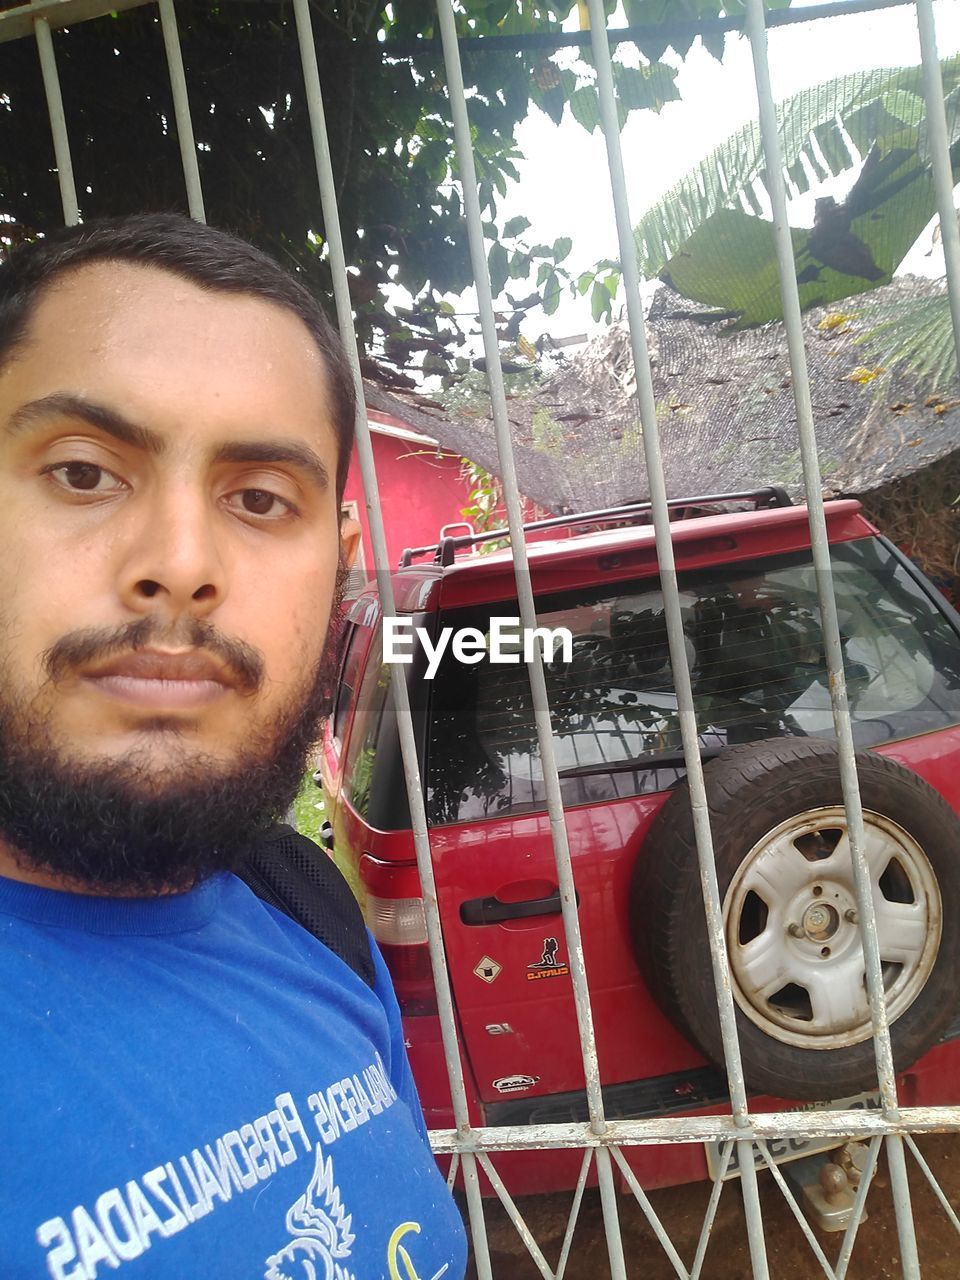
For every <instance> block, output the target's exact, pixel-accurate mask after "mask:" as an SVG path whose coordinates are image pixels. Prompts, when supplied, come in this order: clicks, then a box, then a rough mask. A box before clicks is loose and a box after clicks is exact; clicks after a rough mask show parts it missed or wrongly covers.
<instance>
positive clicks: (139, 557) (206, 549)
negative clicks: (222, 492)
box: [118, 486, 227, 617]
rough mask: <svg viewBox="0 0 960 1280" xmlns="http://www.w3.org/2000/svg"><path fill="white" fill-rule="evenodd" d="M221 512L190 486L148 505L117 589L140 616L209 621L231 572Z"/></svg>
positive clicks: (127, 550)
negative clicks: (161, 614) (186, 616)
mask: <svg viewBox="0 0 960 1280" xmlns="http://www.w3.org/2000/svg"><path fill="white" fill-rule="evenodd" d="M219 517H220V513H219V512H218V511H217V509H216V506H215V505H214V504H213V502H212V501H211V499H210V498H209V496H208V495H206V494H203V493H201V492H197V491H196V490H194V489H192V488H189V487H187V486H178V487H177V488H172V487H171V488H170V489H167V490H165V491H164V492H162V493H158V494H156V495H155V496H154V498H153V500H152V501H149V502H144V503H143V504H142V506H141V507H140V510H139V511H138V513H137V520H136V524H135V527H134V529H133V530H132V533H131V536H130V539H129V542H128V544H127V547H126V548H125V552H124V555H123V559H122V563H121V568H120V576H119V582H118V590H119V594H120V597H121V599H122V601H123V603H124V604H125V605H126V606H127V607H128V608H130V609H132V610H133V611H134V612H136V613H156V612H158V611H162V612H168V613H169V614H171V615H172V616H173V617H178V616H180V615H181V614H190V615H191V616H193V617H205V616H206V615H207V614H209V613H211V612H212V611H213V610H214V609H215V608H217V606H218V605H219V604H221V603H222V602H223V600H224V599H225V597H226V593H227V573H226V566H225V564H224V559H223V555H222V548H221V546H220V545H219V539H218V519H219Z"/></svg>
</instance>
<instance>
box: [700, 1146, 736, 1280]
mask: <svg viewBox="0 0 960 1280" xmlns="http://www.w3.org/2000/svg"><path fill="white" fill-rule="evenodd" d="M732 1155H733V1143H732V1142H725V1143H724V1144H723V1146H722V1147H721V1148H720V1168H719V1169H718V1170H717V1176H716V1177H715V1178H714V1180H713V1188H712V1190H711V1192H710V1201H709V1203H708V1205H707V1211H706V1213H705V1214H704V1215H703V1227H702V1228H701V1230H700V1239H699V1240H698V1241H697V1252H696V1253H695V1254H694V1258H693V1266H692V1267H691V1268H690V1280H700V1272H701V1271H702V1270H703V1262H704V1259H705V1258H706V1256H707V1245H708V1244H709V1243H710V1233H711V1232H712V1231H713V1223H714V1220H715V1218H716V1216H717V1208H718V1207H719V1205H720V1197H721V1195H723V1180H724V1178H725V1177H726V1174H727V1168H728V1167H729V1164H730V1157H731V1156H732Z"/></svg>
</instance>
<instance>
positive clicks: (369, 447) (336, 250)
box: [293, 0, 491, 1280]
mask: <svg viewBox="0 0 960 1280" xmlns="http://www.w3.org/2000/svg"><path fill="white" fill-rule="evenodd" d="M293 11H294V18H295V21H296V26H297V41H298V43H299V46H300V61H301V65H302V67H303V80H304V90H305V93H306V98H307V109H308V112H309V117H310V136H311V140H312V143H313V154H314V161H315V163H316V167H317V181H318V183H319V187H320V204H321V208H322V210H323V225H324V233H325V235H326V238H327V247H328V249H329V251H330V267H331V274H332V278H333V293H334V299H335V301H336V308H337V321H338V323H339V327H340V335H341V337H342V339H343V343H344V346H345V347H346V350H347V355H348V357H349V360H350V366H351V369H352V370H353V382H354V388H355V390H356V393H357V424H356V425H357V456H358V458H359V462H360V474H361V477H362V479H363V492H364V499H365V502H366V508H367V518H368V520H369V527H370V538H371V542H372V544H373V562H374V572H375V574H376V581H377V590H378V592H379V596H380V606H381V608H382V610H383V612H384V614H385V615H387V616H392V615H395V614H396V600H395V597H394V592H393V583H392V581H391V578H390V571H389V569H388V567H387V565H388V554H387V541H386V535H385V533H384V528H383V513H382V512H381V510H380V493H379V488H378V485H377V468H376V463H375V461H374V456H373V444H372V441H371V438H370V424H369V422H368V420H367V408H366V403H365V401H364V393H363V377H362V375H361V373H360V356H359V352H358V350H357V336H356V330H355V329H354V325H353V310H352V308H351V305H350V290H349V286H348V284H347V266H346V256H345V254H344V250H343V236H342V234H341V231H340V213H339V209H338V202H337V190H336V184H335V181H334V176H333V164H332V159H331V155H330V142H329V139H328V137H327V125H326V117H325V114H324V110H323V95H322V91H321V86H320V71H319V68H318V66H317V50H316V47H315V45H314V42H313V24H312V22H311V18H310V8H309V0H293ZM390 686H391V695H392V697H393V699H394V705H395V707H396V713H397V732H398V736H399V739H400V755H401V760H402V762H403V774H404V779H405V781H406V785H407V795H408V797H409V804H410V819H411V827H412V829H413V842H414V849H415V851H416V855H417V870H418V873H419V876H420V885H421V890H422V893H423V910H424V916H425V918H426V925H427V945H428V947H429V951H430V963H431V966H432V969H433V978H434V985H435V988H436V994H437V1010H438V1014H439V1019H440V1037H441V1041H442V1043H443V1052H444V1058H445V1061H446V1067H447V1076H448V1078H449V1081H450V1096H451V1101H452V1104H453V1117H454V1122H455V1124H456V1127H457V1132H458V1134H460V1135H461V1136H466V1135H468V1134H469V1133H470V1117H469V1112H468V1108H467V1094H466V1088H465V1086H464V1079H463V1067H462V1065H461V1062H460V1048H459V1045H458V1043H457V1030H456V1021H455V1018H454V1012H453V997H452V995H451V992H450V976H449V974H448V972H447V960H446V955H445V954H444V949H443V934H442V931H441V925H440V908H439V906H438V903H437V885H436V879H435V877H434V874H433V860H432V858H431V856H430V837H429V834H428V832H427V813H426V807H425V805H424V799H423V787H422V785H421V781H420V766H419V763H418V761H417V744H416V738H415V736H414V729H413V717H412V715H411V712H410V695H409V691H408V689H407V686H406V682H405V681H404V680H403V679H396V680H391V681H390ZM462 1163H463V1181H464V1187H465V1189H466V1194H467V1208H468V1212H469V1215H470V1226H471V1234H472V1236H473V1249H474V1257H475V1259H476V1264H477V1274H478V1280H491V1272H490V1255H489V1249H488V1247H487V1239H486V1224H485V1222H484V1216H483V1198H482V1196H481V1195H480V1184H479V1181H478V1179H477V1168H476V1159H475V1157H474V1156H473V1155H472V1154H470V1153H469V1152H467V1153H464V1156H463V1162H462Z"/></svg>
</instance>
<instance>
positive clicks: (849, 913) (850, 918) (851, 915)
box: [843, 907, 860, 924]
mask: <svg viewBox="0 0 960 1280" xmlns="http://www.w3.org/2000/svg"><path fill="white" fill-rule="evenodd" d="M843 918H844V920H846V921H847V922H848V924H856V923H857V921H858V920H859V919H860V917H859V916H858V915H857V913H856V911H854V909H853V907H847V909H846V911H845V912H844V913H843Z"/></svg>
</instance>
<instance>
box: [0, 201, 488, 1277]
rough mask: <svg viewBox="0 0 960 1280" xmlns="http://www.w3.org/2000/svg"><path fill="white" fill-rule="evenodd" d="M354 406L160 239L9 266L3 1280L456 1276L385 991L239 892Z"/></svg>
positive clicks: (330, 356)
mask: <svg viewBox="0 0 960 1280" xmlns="http://www.w3.org/2000/svg"><path fill="white" fill-rule="evenodd" d="M352 385H353V384H352V381H351V376H350V371H349V368H348V366H347V364H346V361H345V358H344V354H343V351H342V349H341V348H340V346H339V344H338V342H337V340H336V338H335V336H334V335H333V333H332V332H331V330H330V328H329V326H328V324H327V323H326V321H325V320H324V318H323V315H322V313H321V311H320V309H319V307H318V306H317V304H316V302H315V301H314V300H313V298H312V297H311V296H310V294H309V293H308V292H307V291H306V290H305V289H304V288H303V287H302V286H301V285H300V284H298V283H297V282H296V281H295V280H293V279H292V278H290V277H289V276H287V275H286V274H285V273H284V272H283V271H281V270H280V269H279V268H278V267H277V266H276V265H275V264H274V263H272V262H271V261H270V260H269V259H268V258H266V257H264V256H263V255H262V254H260V253H259V252H257V251H256V250H254V249H252V248H251V247H250V246H248V245H245V244H243V243H242V242H240V241H237V240H234V239H233V238H232V237H229V236H227V235H224V234H223V233H220V232H217V231H214V230H211V229H209V228H207V227H203V226H198V225H196V224H194V223H191V222H189V221H187V220H186V219H181V218H178V217H175V216H167V215H163V216H138V217H133V218H128V219H122V220H117V221H114V222H110V223H100V224H92V225H90V226H88V227H79V228H73V229H71V230H69V231H66V232H64V233H61V234H57V235H54V236H51V237H49V238H48V239H46V240H43V241H41V242H38V243H37V244H33V245H29V246H26V247H23V248H21V249H20V250H18V251H16V252H15V253H13V254H12V255H11V256H10V258H9V259H8V261H7V262H6V263H5V264H4V265H2V266H0V547H2V549H3V554H2V558H0V938H2V943H0V988H2V991H3V1012H4V1030H3V1039H2V1049H0V1061H2V1080H3V1093H2V1101H0V1117H2V1132H3V1147H4V1161H3V1164H4V1173H3V1181H4V1214H3V1217H4V1226H3V1231H2V1235H0V1273H2V1275H3V1276H4V1277H5V1280H20V1278H21V1277H28V1276H39V1275H49V1276H52V1277H54V1278H55V1280H94V1278H95V1277H96V1276H98V1275H100V1276H102V1275H104V1274H109V1273H112V1272H113V1271H116V1270H121V1271H123V1272H124V1273H125V1274H126V1273H129V1274H130V1276H131V1278H132V1280H135V1278H136V1277H144V1278H146V1277H164V1278H167V1280H192V1278H193V1277H200V1276H204V1277H216V1278H217V1280H221V1278H222V1280H240V1277H251V1278H253V1277H260V1276H265V1277H268V1280H281V1277H291V1278H292V1277H306V1276H316V1277H324V1278H325V1280H333V1278H334V1277H335V1278H336V1280H372V1278H373V1277H378V1276H391V1277H392V1276H395V1275H399V1274H401V1273H400V1272H399V1271H398V1267H399V1266H400V1265H401V1263H402V1265H403V1266H404V1267H406V1269H407V1270H406V1274H410V1275H412V1274H414V1272H415V1273H416V1274H417V1275H420V1276H423V1277H427V1276H431V1277H440V1276H445V1277H448V1278H449V1280H455V1277H457V1276H459V1275H462V1272H463V1268H464V1252H465V1245H464V1240H463V1232H462V1227H461V1225H460V1222H459V1218H458V1216H457V1213H456V1209H455V1207H454V1205H453V1202H452V1200H451V1199H450V1197H449V1195H448V1194H447V1192H446V1188H445V1187H444V1185H443V1181H442V1179H441V1178H440V1177H439V1174H438V1172H437V1169H436V1166H435V1164H434V1162H433V1159H432V1156H431V1153H430V1150H429V1146H428V1144H427V1142H426V1136H425V1133H424V1127H423V1120H422V1117H421V1114H420V1110H419V1106H418V1104H417V1100H416V1095H415V1093H414V1089H413V1085H412V1082H411V1078H410V1073H409V1068H408V1066H407V1063H406V1059H405V1056H404V1050H403V1037H402V1032H401V1029H400V1022H399V1016H398V1012H397V1008H396V1003H395V1001H394V999H393V996H392V993H391V992H390V989H389V982H388V979H387V977H386V975H385V972H384V969H383V965H382V962H381V961H380V960H379V958H377V957H375V958H374V963H375V970H376V975H375V982H374V984H373V986H372V987H371V986H370V985H367V984H365V983H364V981H363V980H362V978H361V977H359V976H358V975H357V974H356V973H355V972H354V971H353V969H352V968H350V967H349V966H348V965H347V964H345V963H344V962H343V961H342V960H341V959H340V958H339V957H338V956H336V955H335V954H334V953H333V952H331V951H330V950H328V949H327V948H326V947H325V946H324V945H323V944H322V943H321V942H319V941H317V940H316V939H315V938H314V937H312V936H311V935H310V934H309V933H307V932H306V931H305V930H304V929H301V928H300V926H299V925H297V924H296V923H294V922H293V921H292V920H290V919H288V918H287V917H286V916H285V915H283V914H281V913H280V912H277V911H274V910H273V909H272V908H271V907H268V906H266V905H264V904H263V903H262V902H261V901H260V900H259V899H258V898H256V897H255V896H254V895H253V894H252V893H251V892H250V890H249V889H248V888H247V887H246V886H245V885H244V884H243V883H242V882H241V881H240V880H239V879H238V878H237V877H236V876H234V875H233V874H231V868H235V867H237V866H238V865H239V864H240V863H241V862H242V861H243V860H244V859H245V858H247V857H248V856H249V855H250V853H251V850H253V849H255V848H256V846H257V842H258V841H260V840H262V838H263V832H264V830H265V829H266V827H267V825H268V824H269V822H270V820H271V819H272V818H273V817H275V815H277V814H278V813H280V812H282V811H283V810H284V808H285V807H286V805H287V804H289V802H290V799H291V798H292V795H293V793H294V792H295V790H296V787H297V783H298V779H299V777H300V776H301V774H302V771H303V767H304V761H305V757H306V753H307V751H308V749H309V746H310V744H311V742H312V741H313V739H314V737H315V734H316V722H317V718H318V714H319V709H320V707H321V705H322V701H323V697H324V693H325V690H326V689H327V686H328V683H329V681H328V676H329V667H330V661H329V645H328V644H326V643H325V641H326V637H327V635H328V631H329V629H330V622H331V618H332V617H333V616H334V615H335V612H336V605H337V599H338V591H339V587H340V584H341V582H342V576H343V572H344V568H345V566H346V565H348V564H349V562H350V560H351V558H352V554H353V551H354V549H355V546H356V541H357V537H358V530H357V528H356V527H355V526H353V525H352V524H350V523H349V522H343V523H341V520H340V507H339V499H340V496H341V494H342V491H343V484H344V480H345V477H346V471H347V466H348V463H349V456H350V448H351V442H352V434H353V415H354V401H353V390H352ZM318 856H322V855H320V854H319V851H318ZM401 1241H402V1243H401Z"/></svg>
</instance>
